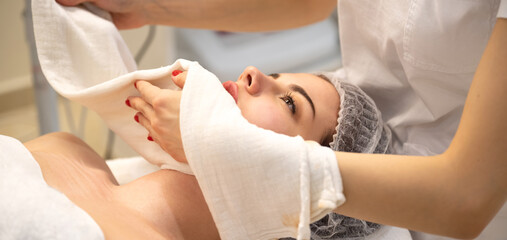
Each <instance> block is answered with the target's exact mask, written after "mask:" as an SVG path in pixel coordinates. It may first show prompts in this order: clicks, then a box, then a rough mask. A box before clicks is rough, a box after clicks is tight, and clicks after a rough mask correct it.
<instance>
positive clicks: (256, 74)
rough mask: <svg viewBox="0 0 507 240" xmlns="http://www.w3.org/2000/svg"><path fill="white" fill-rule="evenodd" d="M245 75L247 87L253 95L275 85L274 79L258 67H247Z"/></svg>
mask: <svg viewBox="0 0 507 240" xmlns="http://www.w3.org/2000/svg"><path fill="white" fill-rule="evenodd" d="M243 75H244V80H245V81H246V84H247V88H246V89H247V91H248V93H250V94H252V95H254V94H258V93H260V92H262V91H265V90H267V89H270V88H271V87H272V85H273V79H272V78H270V77H269V76H266V75H265V74H264V73H262V72H261V71H260V70H259V69H257V68H256V67H251V66H250V67H247V68H246V69H245V71H243Z"/></svg>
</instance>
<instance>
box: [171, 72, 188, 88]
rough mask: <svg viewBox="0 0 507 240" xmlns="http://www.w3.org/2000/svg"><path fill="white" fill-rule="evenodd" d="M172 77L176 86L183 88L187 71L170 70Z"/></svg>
mask: <svg viewBox="0 0 507 240" xmlns="http://www.w3.org/2000/svg"><path fill="white" fill-rule="evenodd" d="M172 79H173V82H174V84H176V86H178V87H179V88H183V86H184V85H185V81H186V80H187V71H181V70H174V71H173V72H172Z"/></svg>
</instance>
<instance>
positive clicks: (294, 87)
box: [289, 84, 315, 118]
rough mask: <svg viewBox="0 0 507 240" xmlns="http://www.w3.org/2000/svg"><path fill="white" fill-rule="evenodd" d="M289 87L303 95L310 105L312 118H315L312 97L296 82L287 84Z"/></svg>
mask: <svg viewBox="0 0 507 240" xmlns="http://www.w3.org/2000/svg"><path fill="white" fill-rule="evenodd" d="M289 88H290V89H291V90H292V91H294V92H298V93H299V94H301V95H303V97H305V99H306V100H307V101H308V103H310V106H311V107H312V112H313V118H315V106H314V105H313V101H312V98H310V96H308V93H306V91H305V90H304V89H303V88H302V87H300V86H299V85H296V84H291V85H289Z"/></svg>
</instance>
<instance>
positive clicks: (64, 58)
mask: <svg viewBox="0 0 507 240" xmlns="http://www.w3.org/2000/svg"><path fill="white" fill-rule="evenodd" d="M86 6H87V8H84V7H83V6H79V7H63V6H61V5H59V4H58V3H56V2H55V1H54V0H34V1H32V11H33V22H34V32H35V41H36V44H37V53H38V56H39V61H40V64H41V67H42V71H43V73H44V75H45V76H46V78H47V79H48V81H49V83H50V84H51V86H52V87H53V88H54V89H55V90H56V91H57V92H58V93H59V94H61V95H63V96H65V97H66V98H68V99H70V100H73V101H76V102H79V103H81V104H83V105H85V106H86V107H88V108H90V109H91V110H93V111H95V112H97V113H98V114H99V115H100V116H101V117H102V119H104V121H105V122H106V124H107V125H108V127H109V128H111V129H112V130H113V131H114V132H115V133H116V134H117V135H118V136H120V137H121V138H122V139H123V140H125V142H126V143H127V144H128V145H130V146H131V147H132V148H133V149H134V150H135V151H136V152H138V153H139V154H140V155H141V156H143V157H144V158H145V159H146V160H148V161H149V162H150V163H152V164H155V165H157V166H159V167H161V168H164V169H174V170H178V171H181V172H184V173H187V174H191V170H190V167H189V166H188V165H187V164H183V163H180V162H177V161H175V160H174V159H173V158H172V157H171V156H170V155H169V154H167V153H166V152H164V151H163V150H162V149H161V148H160V147H159V146H158V145H157V144H156V143H155V142H150V141H148V140H146V137H147V136H148V132H147V131H146V129H144V128H143V127H142V126H141V125H139V124H138V123H136V122H135V121H134V120H133V117H134V115H135V113H136V112H135V111H134V110H133V109H131V108H129V107H127V106H126V105H125V100H126V99H127V97H128V96H135V95H139V93H138V92H137V90H136V89H135V88H134V81H135V80H138V79H145V80H150V81H151V83H152V84H154V85H157V86H159V87H161V88H169V89H178V88H177V87H176V86H175V85H174V84H173V82H172V80H171V72H172V71H173V70H174V69H178V68H180V69H181V68H182V67H183V66H182V65H181V63H180V62H177V63H175V64H173V65H171V66H168V67H163V68H158V69H153V70H145V71H135V70H136V64H135V61H134V59H133V57H132V55H131V54H130V51H129V50H128V48H127V46H126V44H125V42H124V41H123V39H122V38H121V36H120V34H119V32H118V30H117V29H116V27H115V26H114V24H113V23H112V22H111V21H110V16H109V13H108V12H105V11H103V10H101V9H98V8H95V7H94V6H93V5H91V4H90V5H86ZM91 11H93V13H92V12H91ZM185 64H187V65H188V64H190V62H188V61H185ZM187 65H186V66H184V67H185V68H186V67H187ZM133 71H135V72H133Z"/></svg>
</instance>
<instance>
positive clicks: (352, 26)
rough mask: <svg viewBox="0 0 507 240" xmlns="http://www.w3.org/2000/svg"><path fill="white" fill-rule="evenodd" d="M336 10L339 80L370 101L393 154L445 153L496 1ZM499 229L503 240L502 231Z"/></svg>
mask: <svg viewBox="0 0 507 240" xmlns="http://www.w3.org/2000/svg"><path fill="white" fill-rule="evenodd" d="M338 3H339V6H338V11H339V12H338V17H339V28H340V38H341V46H342V58H343V59H342V61H343V68H342V69H340V70H339V73H340V75H341V76H342V77H343V78H345V79H346V80H347V81H350V82H352V83H355V84H357V85H358V86H360V87H361V89H363V90H364V91H365V92H366V93H367V94H369V95H370V96H371V97H372V98H373V99H374V101H375V102H376V104H377V106H378V107H379V109H380V110H381V112H382V115H383V119H384V120H385V122H387V124H388V125H389V126H390V127H391V129H392V132H393V147H394V150H395V153H397V154H405V155H434V154H439V153H442V152H444V151H445V150H446V149H447V147H448V146H449V144H450V142H451V140H452V138H453V137H454V133H455V132H456V129H457V127H458V124H459V121H460V117H461V114H462V111H463V106H464V103H465V99H466V96H467V92H468V89H469V87H470V83H471V81H472V78H473V75H474V72H475V69H476V67H477V65H478V63H479V60H480V58H481V56H482V53H483V51H484V49H485V47H486V44H487V42H488V39H489V37H490V34H491V31H492V29H493V26H494V24H495V22H496V15H497V11H498V6H499V4H500V0H468V1H463V0H444V1H441V0H384V1H377V0H339V1H338ZM504 209H505V208H504ZM502 212H503V211H501V212H500V214H499V215H501V214H503V213H502ZM503 218H504V220H503V221H505V216H504V217H503ZM500 230H501V231H503V237H505V235H507V230H505V229H500ZM497 236H498V235H497ZM415 238H416V239H423V238H424V239H437V238H439V237H436V236H421V235H419V234H418V235H417V236H415ZM493 239H494V238H493Z"/></svg>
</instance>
